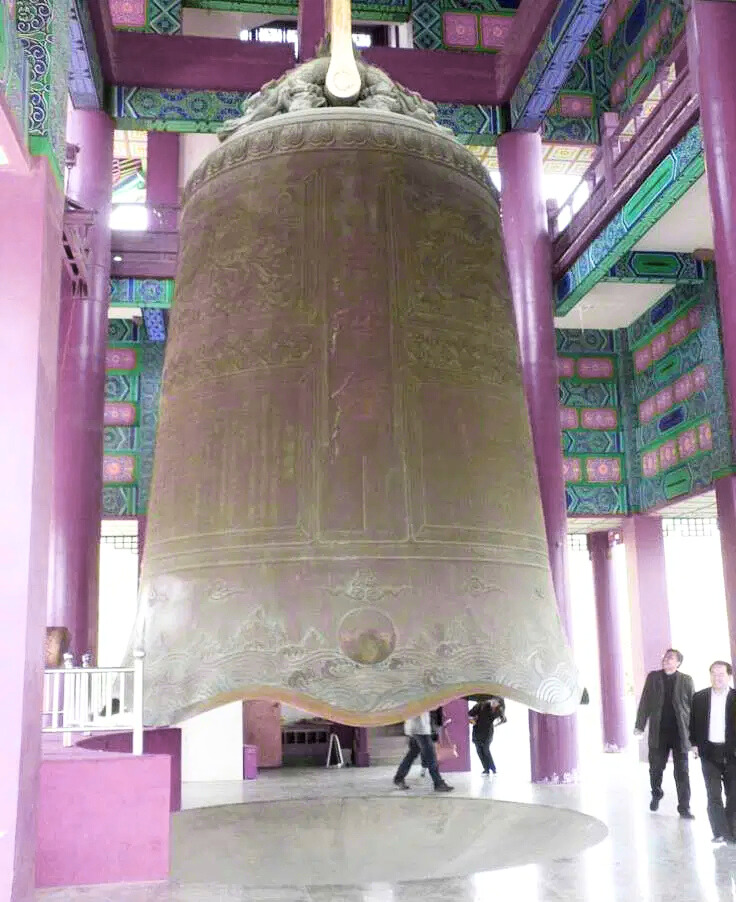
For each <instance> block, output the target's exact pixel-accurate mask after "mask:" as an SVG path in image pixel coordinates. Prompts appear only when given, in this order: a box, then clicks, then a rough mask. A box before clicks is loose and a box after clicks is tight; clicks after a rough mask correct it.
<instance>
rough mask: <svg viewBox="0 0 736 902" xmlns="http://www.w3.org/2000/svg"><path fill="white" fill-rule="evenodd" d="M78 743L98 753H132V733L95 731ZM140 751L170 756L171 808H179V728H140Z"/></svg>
mask: <svg viewBox="0 0 736 902" xmlns="http://www.w3.org/2000/svg"><path fill="white" fill-rule="evenodd" d="M77 745H78V746H79V747H80V748H83V749H95V750H97V751H98V752H132V751H133V733H132V731H131V730H123V731H122V732H120V733H97V734H96V735H92V736H89V737H87V738H86V739H82V740H80V741H79V742H78V743H77ZM143 753H144V754H145V755H168V756H169V757H170V758H171V798H170V810H171V811H179V810H180V809H181V728H180V727H147V728H146V729H145V730H144V731H143Z"/></svg>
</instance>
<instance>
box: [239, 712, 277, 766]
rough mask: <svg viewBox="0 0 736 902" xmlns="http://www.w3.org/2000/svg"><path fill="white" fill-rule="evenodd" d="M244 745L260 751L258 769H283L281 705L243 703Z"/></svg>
mask: <svg viewBox="0 0 736 902" xmlns="http://www.w3.org/2000/svg"><path fill="white" fill-rule="evenodd" d="M243 744H244V745H254V746H256V748H257V749H258V768H259V769H260V768H263V767H281V759H282V754H281V705H280V704H279V703H278V702H262V701H252V702H243Z"/></svg>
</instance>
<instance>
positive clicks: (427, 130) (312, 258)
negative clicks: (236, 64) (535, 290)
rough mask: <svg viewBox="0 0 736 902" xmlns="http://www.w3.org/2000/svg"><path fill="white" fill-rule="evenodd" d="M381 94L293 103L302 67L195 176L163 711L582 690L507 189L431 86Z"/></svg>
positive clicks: (178, 331)
mask: <svg viewBox="0 0 736 902" xmlns="http://www.w3.org/2000/svg"><path fill="white" fill-rule="evenodd" d="M298 71H299V70H297V72H298ZM362 71H363V78H364V86H365V85H366V84H368V85H370V84H372V85H374V87H375V85H376V84H377V83H379V87H380V85H382V86H383V87H382V90H383V94H384V95H385V96H389V95H390V93H391V90H395V91H396V92H398V94H397V96H399V98H400V101H401V98H402V97H404V98H405V97H408V96H409V95H406V94H405V93H402V91H401V89H400V88H397V87H396V86H395V85H392V84H391V83H390V82H388V80H387V79H386V77H385V76H382V74H380V73H379V76H380V77H379V76H376V75H375V74H371V73H375V72H377V70H372V69H369V67H364V68H363V70H362ZM366 73H367V74H366ZM371 78H372V79H373V81H371ZM381 78H382V79H383V81H382V82H381ZM387 85H389V86H390V88H389V87H387ZM297 87H298V88H299V86H297ZM378 95H380V91H377V90H374V91H373V93H372V94H366V91H365V90H364V91H363V92H361V99H362V100H363V101H365V100H366V99H367V100H368V101H369V102H365V103H363V102H361V99H359V101H358V103H357V105H356V106H352V107H324V106H321V107H318V108H316V109H304V108H303V107H304V106H308V105H309V104H308V103H302V102H301V101H299V96H300V95H298V91H297V89H294V91H292V95H291V100H288V98H287V109H290V110H291V111H290V112H287V113H283V109H282V108H278V109H276V110H275V114H274V110H273V109H272V108H271V109H266V110H265V112H264V108H262V109H261V110H260V112H259V113H258V114H257V115H251V116H250V117H248V116H246V117H245V120H244V121H242V122H241V123H240V124H238V123H236V124H235V126H234V127H233V128H232V129H230V134H229V135H228V136H227V138H226V140H224V142H223V143H222V145H221V146H220V147H219V148H218V149H217V150H216V151H214V152H213V153H212V154H211V155H210V156H209V157H208V158H207V159H206V161H205V162H204V163H203V164H202V165H201V166H200V168H199V169H198V170H197V171H196V172H195V174H194V175H193V176H192V178H191V180H190V183H189V185H188V187H187V191H186V200H185V207H184V211H183V223H182V230H181V256H180V263H179V272H178V277H177V282H176V299H175V303H174V310H173V315H172V320H171V329H170V338H169V343H168V347H167V351H166V368H165V375H164V385H163V396H162V402H161V414H160V425H159V433H158V442H157V448H156V460H155V473H154V480H153V486H152V495H151V503H150V512H149V520H148V533H147V545H146V553H145V561H144V565H143V573H142V588H141V599H140V608H139V619H138V627H137V628H138V641H139V642H141V643H142V645H143V647H144V648H145V652H146V675H147V678H146V716H147V719H148V721H149V722H152V723H172V722H175V721H177V720H180V719H181V718H183V717H186V716H189V715H191V714H194V713H197V712H199V711H202V710H205V709H207V708H209V707H213V706H216V705H218V704H222V703H224V702H227V701H232V700H234V699H238V698H251V699H253V698H269V699H274V700H280V701H283V702H288V703H290V704H293V705H296V706H298V707H300V708H302V709H305V710H307V711H309V712H311V713H314V714H319V715H323V716H326V717H329V718H331V719H335V720H340V721H343V722H346V723H352V724H364V725H365V724H381V723H388V722H392V721H396V720H398V719H400V718H402V717H404V716H406V715H408V714H412V713H416V712H418V711H421V710H423V709H426V708H428V707H430V706H434V705H436V704H438V703H441V702H443V701H445V700H448V699H450V698H454V697H458V696H460V695H466V694H469V693H473V692H489V693H500V694H503V695H505V696H507V697H509V698H513V699H517V700H519V701H521V702H524V703H525V704H527V705H529V706H530V707H532V708H534V709H536V710H538V711H543V712H547V713H557V714H567V713H570V712H572V711H573V710H574V709H575V707H576V705H577V703H578V701H579V698H580V692H581V690H580V687H579V684H578V678H577V673H576V671H575V668H574V665H573V663H572V659H571V655H570V651H569V649H568V646H567V644H566V641H565V638H564V635H563V631H562V628H561V625H560V622H559V619H558V616H557V611H556V605H555V598H554V591H553V588H552V581H551V577H550V571H549V563H548V559H547V548H546V542H545V535H544V526H543V522H542V515H541V506H540V500H539V493H538V486H537V476H536V471H535V466H534V458H533V454H532V448H531V439H530V431H529V424H528V418H527V411H526V406H525V403H524V395H523V390H522V383H521V378H520V373H519V369H518V362H517V343H516V336H515V330H514V322H513V313H512V306H511V301H510V296H509V288H508V284H507V275H506V268H505V264H504V255H503V246H502V239H501V232H500V223H499V212H498V206H497V202H496V200H495V198H494V195H493V193H492V189H491V187H490V185H489V181H488V177H487V174H486V172H485V171H484V169H483V168H482V167H481V166H480V165H479V164H478V162H477V161H476V160H475V159H474V157H473V156H472V155H471V154H470V153H469V152H468V151H466V150H465V149H464V148H463V147H462V146H460V145H459V144H458V143H457V142H456V141H455V140H454V138H452V137H451V136H450V135H448V134H446V133H445V132H444V131H443V130H442V129H440V128H439V127H437V126H436V125H434V124H432V122H431V116H430V115H427V110H428V105H426V104H424V103H423V102H421V101H418V100H417V99H416V98H414V101H415V102H414V105H413V107H412V103H411V102H406V103H404V106H403V107H402V106H401V102H403V101H401V102H400V103H399V104H398V108H399V109H400V112H392V111H391V110H392V109H396V108H397V106H396V105H394V106H393V107H392V106H391V104H390V103H389V102H385V103H384V102H381V103H375V102H373V101H374V100H375V98H376V96H378ZM293 96H297V102H296V103H295V102H293ZM268 99H269V95H268V92H264V94H263V96H261V101H262V102H264V101H265V100H268ZM379 99H380V98H379ZM270 100H271V101H272V107H273V106H274V104H275V105H276V107H278V105H279V103H281V104H282V107H283V103H284V101H283V98H277V99H276V100H274V98H273V97H271V98H270ZM289 103H290V104H291V105H290V106H289V105H288V104H289Z"/></svg>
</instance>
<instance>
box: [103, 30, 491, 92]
mask: <svg viewBox="0 0 736 902" xmlns="http://www.w3.org/2000/svg"><path fill="white" fill-rule="evenodd" d="M363 56H364V58H365V59H366V61H367V62H369V63H373V64H374V65H377V66H380V67H381V68H382V69H385V71H386V72H388V74H389V75H390V76H391V77H392V78H394V79H395V80H396V81H398V82H400V83H401V84H402V85H404V86H405V87H407V88H409V89H410V90H412V91H419V92H421V93H422V94H423V95H424V96H425V97H426V98H427V99H429V100H436V101H440V102H448V103H480V104H487V105H493V104H496V103H497V102H498V91H497V89H496V58H495V57H494V56H491V55H489V54H484V53H483V54H481V53H479V54H469V53H467V54H462V53H451V52H448V51H441V50H399V49H396V48H392V47H373V48H371V49H370V50H366V51H364V53H363ZM294 65H295V60H294V56H293V53H292V50H291V47H290V45H287V44H262V43H251V42H244V41H238V40H230V39H225V38H205V37H184V36H180V35H174V36H169V35H157V34H141V33H136V32H130V31H120V32H117V33H116V35H115V54H114V72H115V77H114V82H115V84H119V85H130V86H135V87H144V88H146V87H150V88H189V89H193V90H202V91H205V90H207V91H257V90H258V89H259V88H260V87H261V86H262V85H263V84H264V83H265V82H267V81H270V80H271V79H273V78H277V77H278V76H279V75H281V74H282V73H283V72H285V71H286V70H287V69H290V68H291V67H292V66H294Z"/></svg>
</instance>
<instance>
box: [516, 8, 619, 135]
mask: <svg viewBox="0 0 736 902" xmlns="http://www.w3.org/2000/svg"><path fill="white" fill-rule="evenodd" d="M606 3H607V0H562V2H561V3H560V4H559V7H558V8H557V10H556V12H555V13H554V16H553V17H552V20H551V21H550V23H549V25H548V26H547V29H546V31H545V32H544V35H543V36H542V39H541V41H540V42H539V44H538V46H537V48H536V50H535V51H534V53H533V55H532V58H531V60H530V61H529V65H528V66H527V67H526V71H525V72H524V74H523V75H522V76H521V78H520V79H519V83H518V84H517V85H516V87H515V89H514V92H513V94H512V96H511V126H512V128H515V129H522V130H525V131H536V130H537V129H538V128H539V127H540V126H541V124H542V121H543V119H544V117H545V116H546V115H547V113H548V112H549V109H550V107H551V106H552V104H553V103H554V101H555V98H556V97H557V95H558V94H559V93H560V90H561V89H562V87H563V86H564V84H565V82H566V81H567V77H568V75H569V74H570V71H571V70H572V67H573V66H574V65H575V62H576V61H577V59H578V57H579V56H580V54H581V52H582V51H583V48H584V47H585V45H586V44H587V42H588V39H589V38H590V35H591V34H592V32H593V29H594V28H595V27H596V25H597V24H598V21H599V19H600V17H601V15H602V13H603V10H604V8H605V6H606Z"/></svg>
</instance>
